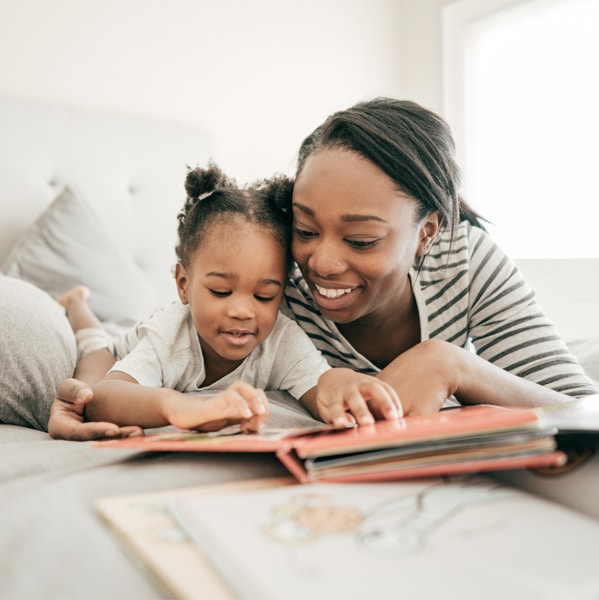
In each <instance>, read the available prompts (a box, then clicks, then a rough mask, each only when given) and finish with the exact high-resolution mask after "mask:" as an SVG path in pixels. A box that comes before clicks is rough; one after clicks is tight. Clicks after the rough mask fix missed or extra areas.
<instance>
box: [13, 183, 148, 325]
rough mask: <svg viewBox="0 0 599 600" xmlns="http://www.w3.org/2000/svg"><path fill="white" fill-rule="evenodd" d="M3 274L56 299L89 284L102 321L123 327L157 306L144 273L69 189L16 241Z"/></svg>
mask: <svg viewBox="0 0 599 600" xmlns="http://www.w3.org/2000/svg"><path fill="white" fill-rule="evenodd" d="M2 271H3V272H4V274H5V275H10V276H11V277H17V278H19V279H24V280H26V281H29V282H30V283H33V284H34V285H36V286H37V287H39V288H41V289H42V290H45V291H46V292H48V293H49V294H50V295H51V296H52V297H53V298H56V297H58V296H60V295H61V294H63V293H64V292H65V291H66V290H68V289H70V288H71V287H73V286H75V285H79V284H83V285H86V286H87V287H88V288H89V289H90V291H91V295H90V298H89V302H90V305H91V308H92V310H93V311H94V312H95V313H96V315H97V316H98V318H99V319H100V320H101V321H105V322H110V323H116V324H118V325H120V326H123V327H128V326H130V325H132V324H133V323H136V322H137V321H138V320H140V319H141V318H143V317H146V316H147V315H148V314H150V313H151V312H152V310H154V309H155V308H156V304H157V301H156V294H155V292H154V290H153V288H152V286H151V285H150V283H149V281H148V280H147V279H146V277H145V275H144V274H143V272H142V271H141V269H139V267H137V265H136V264H135V263H134V261H133V259H132V258H131V257H130V256H128V255H127V254H126V253H125V252H124V251H122V250H121V249H120V248H118V246H117V245H116V244H115V242H114V240H113V238H112V237H111V235H110V232H109V231H108V230H107V228H106V227H105V226H104V224H103V223H102V221H101V220H100V218H99V217H98V215H97V214H96V213H95V212H94V211H93V209H92V208H91V206H89V205H88V204H87V203H86V202H84V201H83V200H81V199H80V198H77V197H76V195H75V194H73V193H72V191H71V190H69V189H65V190H63V191H62V192H61V193H60V194H59V196H58V197H57V198H56V200H54V202H53V203H52V204H51V205H50V206H49V207H48V208H47V209H46V210H45V211H44V212H43V213H42V214H41V215H40V216H39V217H38V218H37V220H36V221H35V223H34V224H33V225H32V226H31V228H30V229H29V230H28V231H26V232H25V234H24V235H23V236H21V238H20V239H19V240H18V241H17V242H16V244H15V245H14V246H13V248H12V249H11V251H10V253H9V254H8V256H7V257H6V260H5V262H4V265H3V267H2Z"/></svg>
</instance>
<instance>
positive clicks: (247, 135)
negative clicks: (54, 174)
mask: <svg viewBox="0 0 599 600" xmlns="http://www.w3.org/2000/svg"><path fill="white" fill-rule="evenodd" d="M441 3H442V2H441V0H424V2H423V3H421V2H418V0H407V1H403V0H218V1H216V0H0V94H8V95H14V96H18V97H25V98H34V99H43V100H48V101H52V102H60V103H64V104H69V105H73V106H83V107H93V108H101V109H109V110H114V111H117V112H125V113H135V114H142V115H149V116H157V117H166V118H169V119H174V120H177V121H181V122H184V123H190V124H195V125H199V126H204V127H207V128H209V129H211V130H213V131H214V132H215V134H216V138H217V141H218V153H217V155H216V156H215V159H216V160H217V161H218V162H219V164H220V165H221V166H222V167H223V168H224V169H225V170H226V171H227V172H228V173H229V174H230V175H231V176H234V177H236V178H237V179H238V180H239V181H240V182H244V181H248V180H253V179H255V178H258V177H263V176H267V175H269V174H271V173H272V172H274V171H284V172H289V173H292V172H293V167H294V161H295V154H296V151H297V148H298V146H299V143H300V141H301V139H303V137H304V136H305V135H306V134H307V133H309V132H310V131H311V130H312V129H313V127H314V126H315V125H317V124H318V123H320V122H321V121H322V120H323V119H324V117H326V115H327V114H329V113H330V112H332V111H333V110H337V109H339V108H343V107H345V106H348V105H350V104H352V103H354V102H355V101H358V100H361V99H363V98H367V97H370V96H374V95H390V96H401V95H405V94H403V90H402V82H401V77H402V75H401V69H402V68H404V67H405V66H406V60H407V61H408V63H409V65H408V79H407V82H408V83H409V85H408V87H407V88H406V89H407V90H408V91H409V89H410V88H411V89H413V90H416V91H417V92H418V94H417V95H421V96H422V98H423V99H424V100H426V101H427V102H428V104H429V105H430V104H432V105H433V107H435V106H436V105H438V104H439V99H438V98H437V97H436V96H437V95H438V93H440V85H441V83H440V76H439V73H437V72H433V73H431V79H432V80H434V82H433V83H431V82H430V81H429V82H426V83H423V80H424V79H427V77H428V76H425V75H424V73H423V72H421V69H420V68H417V67H418V65H417V64H412V62H411V61H412V57H413V54H410V55H408V56H406V57H402V53H403V52H405V51H406V50H409V46H410V45H411V44H414V43H416V45H417V46H419V47H420V51H422V52H424V54H429V53H432V54H434V55H436V54H438V52H439V48H438V46H439V45H440V42H439V41H438V40H437V41H435V42H434V44H433V45H429V44H430V40H427V39H426V37H425V38H422V37H421V34H420V33H418V34H417V32H415V31H413V30H412V29H411V24H410V23H409V19H408V22H404V23H402V21H404V20H405V19H407V18H408V17H409V15H407V14H406V9H408V10H411V9H416V10H417V13H418V20H419V22H423V21H426V19H431V18H432V20H433V21H434V22H435V25H434V27H432V29H433V30H434V31H435V32H437V29H439V27H438V26H437V21H438V18H437V17H435V16H434V15H431V14H430V12H429V13H427V11H425V10H424V9H422V7H421V5H422V4H429V5H430V6H431V7H435V9H436V7H437V5H439V4H441ZM423 28H424V29H425V30H426V24H423ZM429 29H431V28H430V27H429ZM402 32H403V33H402ZM406 32H407V33H406ZM404 33H405V34H406V35H407V36H416V37H417V38H419V39H412V38H411V37H410V38H406V37H405V35H404ZM425 35H427V34H426V32H425ZM408 42H409V44H408ZM406 44H407V45H406ZM432 62H433V63H434V64H435V68H436V67H437V63H439V64H440V56H435V58H434V60H432ZM424 66H426V65H423V67H424ZM411 67H414V68H416V71H415V72H416V73H418V77H417V78H415V77H414V75H410V68H411ZM429 88H430V89H429ZM421 92H422V93H421ZM415 99H419V98H415ZM0 134H1V132H0Z"/></svg>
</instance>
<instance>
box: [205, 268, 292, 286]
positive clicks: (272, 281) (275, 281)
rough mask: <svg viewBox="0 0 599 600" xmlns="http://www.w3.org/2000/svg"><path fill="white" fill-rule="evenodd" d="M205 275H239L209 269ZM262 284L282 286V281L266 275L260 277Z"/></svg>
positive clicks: (232, 276) (227, 276)
mask: <svg viewBox="0 0 599 600" xmlns="http://www.w3.org/2000/svg"><path fill="white" fill-rule="evenodd" d="M206 277H220V278H221V279H229V280H230V279H239V275H236V274H235V273H224V272H220V271H210V272H209V273H206ZM259 283H261V284H262V285H278V286H279V287H283V282H282V281H280V280H279V279H270V278H268V277H266V278H264V279H261V280H260V281H259Z"/></svg>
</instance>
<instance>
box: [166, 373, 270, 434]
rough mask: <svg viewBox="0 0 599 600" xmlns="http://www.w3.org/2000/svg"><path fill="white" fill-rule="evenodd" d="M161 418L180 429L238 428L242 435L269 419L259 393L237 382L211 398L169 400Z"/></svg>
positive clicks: (265, 402)
mask: <svg viewBox="0 0 599 600" xmlns="http://www.w3.org/2000/svg"><path fill="white" fill-rule="evenodd" d="M165 416H166V418H167V420H168V422H169V423H170V424H171V425H174V426H175V427H179V428H180V429H195V430H198V431H218V430H219V429H223V428H224V427H229V426H230V425H237V424H239V425H240V427H241V429H242V431H258V430H259V429H260V427H262V425H264V423H266V421H268V419H269V417H270V405H269V403H268V399H267V398H266V394H265V393H264V391H263V390H260V389H257V388H255V387H253V386H252V385H250V384H249V383H245V382H243V381H237V382H235V383H234V384H232V385H230V386H229V387H228V388H227V389H226V390H223V391H222V392H218V393H217V394H216V395H214V396H209V397H198V396H194V395H193V394H178V395H177V396H172V397H171V398H170V399H169V400H168V402H167V404H166V406H165Z"/></svg>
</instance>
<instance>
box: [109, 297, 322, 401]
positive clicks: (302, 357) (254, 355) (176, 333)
mask: <svg viewBox="0 0 599 600" xmlns="http://www.w3.org/2000/svg"><path fill="white" fill-rule="evenodd" d="M136 335H137V338H138V341H137V344H136V345H135V346H134V347H133V348H132V349H131V351H130V352H128V353H127V351H128V343H127V340H126V339H121V340H116V341H115V342H114V344H113V347H112V351H113V354H114V355H115V357H116V358H117V359H120V360H117V362H116V363H115V364H114V366H113V367H112V369H111V371H121V372H124V373H127V374H128V375H130V376H131V377H133V378H134V379H135V380H136V381H137V382H138V383H139V384H141V385H146V386H149V387H167V388H171V389H175V390H178V391H180V392H197V391H208V390H215V391H217V390H224V389H226V388H227V387H229V385H231V384H232V383H234V382H236V381H239V380H241V381H245V382H247V383H249V384H251V385H253V386H254V387H256V388H259V389H263V390H281V391H287V392H289V393H290V394H291V395H292V396H293V397H295V398H298V399H299V398H301V397H302V396H303V395H304V394H305V393H306V392H307V391H308V390H309V389H311V388H313V387H314V386H316V384H317V382H318V378H319V376H320V375H321V374H322V373H324V372H325V371H327V370H328V369H330V366H329V364H328V363H327V361H326V360H325V359H324V357H323V356H322V355H321V354H320V352H319V351H318V350H317V349H316V348H315V346H314V344H313V343H312V342H311V341H310V339H309V338H308V336H307V335H306V334H305V333H304V332H303V331H302V330H301V329H300V327H299V326H298V325H297V323H295V321H292V320H291V319H289V318H287V317H285V316H284V315H282V314H279V316H278V318H277V321H276V323H275V326H274V328H273V331H272V332H271V334H270V335H269V336H268V337H267V338H266V340H264V342H262V344H260V345H259V346H257V347H256V348H255V349H254V350H253V351H252V352H250V354H249V355H248V356H247V357H246V358H245V359H244V360H243V362H242V363H241V364H240V365H239V366H238V367H237V368H236V369H235V370H233V371H232V372H231V373H229V374H228V375H225V376H224V377H222V378H221V379H219V380H218V381H216V382H214V383H212V384H211V385H209V386H205V387H204V386H202V383H203V382H204V380H205V378H206V371H205V368H204V357H203V354H202V349H201V346H200V341H199V339H198V334H197V331H196V329H195V327H194V325H193V322H192V319H191V313H190V311H189V307H188V306H187V305H183V304H181V303H180V302H175V303H173V304H169V305H167V306H165V307H164V308H163V309H161V310H160V311H158V312H157V313H155V314H154V315H152V317H151V318H150V319H148V320H147V321H145V322H143V323H141V324H140V325H139V326H138V328H137V332H136ZM121 357H122V358H121Z"/></svg>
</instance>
